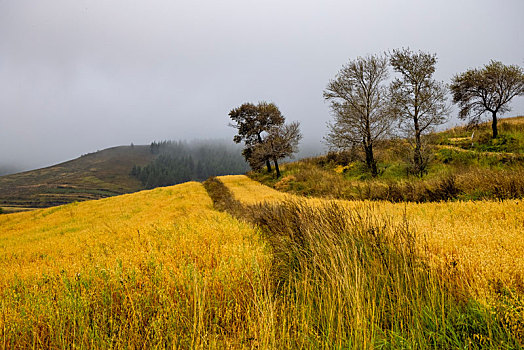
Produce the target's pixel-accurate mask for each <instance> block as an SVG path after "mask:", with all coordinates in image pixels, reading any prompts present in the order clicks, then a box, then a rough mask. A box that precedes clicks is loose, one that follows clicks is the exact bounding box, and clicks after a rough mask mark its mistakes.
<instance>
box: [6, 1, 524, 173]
mask: <svg viewBox="0 0 524 350" xmlns="http://www.w3.org/2000/svg"><path fill="white" fill-rule="evenodd" d="M523 13H524V2H523V1H522V0H501V1H487V0H463V1H451V0H445V1H431V2H429V1H420V0H396V1H389V0H383V1H380V0H368V1H347V0H345V1H343V0H326V1H304V0H302V1H298V0H290V1H276V0H264V1H262V0H225V1H210V0H196V1H184V2H182V1H178V0H175V1H173V0H169V1H168V0H165V1H163V0H150V1H129V0H126V1H124V0H113V1H103V0H74V1H71V0H48V1H29V0H16V1H15V0H0V121H1V126H0V167H1V166H7V165H9V166H10V167H13V166H14V167H18V168H20V169H29V168H36V167H41V166H46V165H50V164H53V163H57V162H61V161H64V160H68V159H72V158H76V157H78V156H80V155H81V154H84V153H88V152H92V151H96V150H98V149H103V148H106V147H111V146H115V145H126V144H130V143H134V144H149V143H150V142H151V141H154V140H168V139H177V140H189V139H195V138H206V139H209V138H229V139H230V138H232V136H233V135H234V133H235V130H234V129H233V128H230V127H228V122H229V120H228V116H227V114H228V112H229V110H231V109H232V108H234V107H236V106H238V105H240V104H242V103H244V102H258V101H262V100H266V101H272V102H274V103H276V104H277V106H279V108H280V110H281V111H282V113H283V114H284V116H285V117H286V118H287V120H288V121H293V120H298V121H300V123H301V128H302V131H303V134H304V143H305V148H307V149H312V151H311V152H314V149H316V147H318V149H320V146H321V143H320V141H321V139H322V137H323V136H324V134H325V133H326V122H328V121H329V120H330V111H329V108H328V104H327V103H325V102H324V100H323V97H322V91H323V89H324V88H325V87H326V85H327V83H328V81H329V79H332V78H333V77H334V76H335V74H336V73H337V71H338V70H339V69H340V68H341V66H342V65H343V64H344V63H346V62H347V61H348V60H349V59H352V58H356V57H357V56H363V55H366V54H374V53H381V52H384V51H386V50H390V49H394V48H400V47H410V48H411V49H413V50H419V49H420V50H424V51H428V52H434V53H436V54H437V56H438V64H437V71H436V74H435V77H436V79H438V80H442V81H444V82H446V83H449V81H450V79H451V77H452V76H453V75H454V74H456V73H459V72H461V71H464V70H466V69H468V68H473V67H479V66H482V65H484V64H486V63H488V62H489V60H491V59H495V60H500V61H502V62H503V63H505V64H518V65H521V66H522V65H524V45H522V44H523V42H522V38H521V37H520V38H519V35H522V33H523V32H524V24H523V21H522V18H521V17H522V14H523ZM511 106H512V107H513V111H512V112H510V113H508V114H507V115H506V116H514V115H519V114H524V98H522V97H521V98H516V99H515V100H514V101H513V102H512V104H511ZM454 115H456V112H454ZM458 123H459V121H458V120H457V118H456V117H453V118H452V119H451V120H450V122H449V123H448V125H454V124H458Z"/></svg>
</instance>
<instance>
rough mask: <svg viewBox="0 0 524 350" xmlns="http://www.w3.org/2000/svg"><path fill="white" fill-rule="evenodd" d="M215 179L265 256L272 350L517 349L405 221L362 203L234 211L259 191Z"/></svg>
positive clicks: (278, 203) (247, 206)
mask: <svg viewBox="0 0 524 350" xmlns="http://www.w3.org/2000/svg"><path fill="white" fill-rule="evenodd" d="M222 179H223V181H224V182H225V183H226V184H228V185H229V188H228V189H223V190H222V192H221V196H220V197H221V203H222V204H221V207H222V208H223V209H226V210H227V209H228V208H236V210H238V208H240V207H243V208H244V209H243V210H244V214H243V217H244V218H249V219H250V220H251V221H252V222H254V223H256V224H257V225H258V226H259V227H261V228H262V230H263V232H264V233H265V238H266V240H267V241H268V242H269V245H270V247H271V248H272V257H273V261H272V269H271V281H272V290H273V297H272V298H271V302H270V303H268V304H266V305H268V310H269V311H268V312H266V313H264V315H266V316H269V317H270V318H269V319H268V320H267V321H266V323H267V324H270V325H272V324H275V325H276V326H277V327H276V329H273V330H272V332H273V333H272V334H274V336H273V339H274V342H273V343H272V345H276V347H277V348H377V347H385V348H483V347H491V348H508V349H509V348H518V347H519V344H518V341H517V340H516V339H515V337H516V336H515V333H512V328H511V325H509V324H507V323H504V321H502V320H500V319H498V318H497V317H493V316H492V314H491V313H490V312H491V309H490V308H489V307H487V306H485V305H483V304H481V303H479V302H477V301H475V299H474V296H473V295H472V294H471V290H470V289H469V288H468V286H467V284H464V283H462V282H461V281H460V279H458V276H457V272H455V274H450V273H448V271H445V270H443V269H438V268H435V265H434V264H431V263H430V262H429V261H428V260H427V257H426V256H424V255H422V253H423V251H424V249H422V251H421V247H420V240H419V239H418V237H416V236H415V235H414V230H413V228H412V227H410V226H409V224H408V222H407V221H406V220H405V219H403V220H400V221H399V220H398V218H397V217H395V215H391V216H388V215H383V214H380V215H377V211H376V210H375V208H374V206H373V205H372V204H370V203H359V204H357V205H355V206H353V207H349V206H347V205H344V204H345V203H343V202H340V201H339V202H334V201H331V202H330V201H311V200H303V199H296V198H295V199H289V198H288V199H287V200H284V201H282V200H280V199H277V200H274V201H272V202H271V203H268V202H265V203H263V204H261V203H260V202H259V203H258V204H257V203H253V202H252V201H251V200H248V201H242V202H243V204H242V203H240V204H239V203H234V202H235V201H237V200H236V199H235V198H233V194H234V195H235V196H236V195H239V194H240V195H241V194H247V193H249V192H248V191H246V189H248V188H251V189H252V190H253V192H255V190H254V189H255V188H258V186H260V185H256V184H255V185H253V186H252V187H250V186H249V180H248V181H242V178H241V177H225V178H221V180H222ZM246 182H247V184H246ZM239 183H243V185H244V186H242V185H239ZM233 184H234V185H236V186H234V185H233ZM218 186H219V185H218V184H217V185H216V187H218ZM259 190H260V191H257V192H262V189H261V188H259ZM270 192H271V190H269V189H268V191H266V193H265V194H262V193H259V195H260V196H261V197H265V198H269V193H270ZM224 196H226V197H224ZM227 196H231V197H230V198H229V199H228V198H227ZM241 198H243V199H244V198H246V197H241ZM249 198H251V197H249ZM228 201H229V202H230V203H229V204H226V205H224V203H227V202H228Z"/></svg>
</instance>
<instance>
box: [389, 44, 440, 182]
mask: <svg viewBox="0 0 524 350" xmlns="http://www.w3.org/2000/svg"><path fill="white" fill-rule="evenodd" d="M436 63H437V56H436V54H430V53H426V52H422V51H419V52H417V53H415V52H412V51H411V50H409V49H397V50H393V52H392V53H391V54H390V64H391V66H392V67H393V70H394V71H395V72H397V73H400V77H399V78H396V79H395V80H394V81H393V82H392V83H391V85H390V93H391V103H392V104H391V106H392V113H393V114H394V115H395V117H397V118H398V120H399V126H400V129H401V131H403V133H404V134H405V135H406V136H408V139H410V140H413V142H414V146H413V166H414V169H413V170H414V172H415V173H416V174H418V175H419V176H422V175H423V174H424V173H425V172H426V168H427V164H428V161H429V157H428V156H426V155H425V152H424V149H423V140H422V137H423V135H424V134H426V133H429V132H430V131H431V130H432V128H433V127H434V126H437V125H440V124H443V123H444V122H445V121H446V119H447V117H448V115H449V106H448V105H447V104H446V87H445V85H444V84H443V83H442V82H437V81H436V80H434V79H433V73H434V72H435V64H436Z"/></svg>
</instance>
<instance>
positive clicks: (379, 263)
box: [0, 176, 524, 349]
mask: <svg viewBox="0 0 524 350" xmlns="http://www.w3.org/2000/svg"><path fill="white" fill-rule="evenodd" d="M219 179H220V181H219V182H221V183H223V185H222V187H223V186H224V185H225V186H227V188H228V189H229V191H230V192H231V193H232V195H233V196H234V197H235V198H236V199H237V200H239V201H241V202H242V203H244V204H247V205H253V204H256V203H260V202H273V203H285V202H286V199H293V198H295V199H296V197H294V196H292V195H289V194H284V193H281V192H278V191H275V190H273V189H270V188H269V187H266V186H263V185H261V184H259V183H257V182H255V181H252V180H250V179H249V178H248V177H246V176H223V177H220V178H219ZM206 188H207V187H206ZM208 191H210V193H211V190H210V189H209V188H208ZM226 192H227V189H226ZM302 203H306V204H305V205H304V204H302V207H301V206H300V205H299V206H297V207H295V209H293V207H292V206H291V207H289V206H288V207H287V209H285V208H284V209H285V210H291V211H287V212H286V211H285V210H284V211H282V212H279V211H278V210H277V211H273V212H271V210H272V209H270V208H269V207H265V208H264V207H259V209H260V212H259V213H258V214H260V215H262V216H264V215H266V217H264V219H266V220H269V221H266V222H267V223H268V224H267V225H268V227H269V226H272V225H273V224H274V223H277V222H280V223H281V225H282V227H284V226H286V225H288V224H290V225H291V226H290V227H293V225H295V224H296V222H295V223H294V221H293V220H295V219H292V218H293V217H295V216H294V215H298V216H296V217H298V218H299V221H303V222H304V228H305V229H306V231H307V235H308V238H307V239H308V240H309V241H308V242H309V243H307V244H306V245H302V244H303V243H300V244H298V245H295V243H296V242H302V241H300V239H299V240H298V241H296V242H295V243H293V242H294V241H293V240H294V238H293V237H295V233H294V232H291V233H290V235H289V236H286V234H285V233H284V234H283V235H282V236H279V234H278V229H279V227H273V226H272V228H274V229H276V231H275V232H277V233H275V232H268V231H264V232H262V231H261V229H262V227H263V226H261V228H258V227H256V226H254V225H253V224H252V223H249V219H248V218H247V216H246V220H245V221H244V220H242V219H241V218H234V217H232V216H231V215H230V214H228V213H226V212H219V211H217V210H215V209H214V208H213V203H212V200H211V198H210V196H209V195H208V193H206V190H205V189H204V186H202V184H199V183H195V182H190V183H185V184H182V185H177V186H172V187H165V188H158V189H155V190H151V191H142V192H138V193H134V194H128V195H123V196H118V197H113V198H107V199H102V200H97V201H89V202H82V203H73V204H69V205H65V206H61V207H55V208H49V209H41V210H36V211H32V212H24V213H16V214H8V215H2V216H0V301H1V302H0V348H64V347H66V348H166V347H169V348H184V349H185V348H200V349H204V348H205V349H207V348H213V349H214V348H218V349H223V348H260V349H275V348H288V349H292V348H293V349H294V348H342V347H349V348H370V349H371V348H375V347H381V346H386V347H387V346H389V347H392V348H395V347H403V346H404V345H409V346H411V347H413V348H438V347H462V348H463V347H465V346H466V345H465V344H474V346H473V348H475V347H479V346H480V347H482V346H491V347H493V346H501V347H504V348H508V349H509V348H514V346H515V344H518V343H517V340H515V339H517V338H519V332H521V330H522V324H521V318H519V317H521V315H522V312H521V311H519V310H520V309H519V310H516V309H514V308H513V306H514V305H516V307H517V308H518V307H520V306H519V304H508V305H509V306H508V307H506V308H504V309H503V311H502V314H503V316H502V317H506V316H505V315H506V314H507V315H508V317H507V319H503V320H502V321H499V318H494V319H493V320H492V319H491V317H492V316H491V311H489V310H498V309H496V308H493V309H489V307H490V305H491V304H490V303H491V301H492V300H494V299H492V296H491V295H490V293H491V292H492V291H493V290H494V289H493V285H494V284H497V283H500V284H502V285H503V286H507V287H510V288H513V289H512V290H515V289H517V290H520V291H522V289H521V288H522V272H523V270H524V258H523V254H521V252H522V251H524V239H523V238H524V217H523V215H522V212H521V206H522V205H523V204H522V202H520V201H504V202H487V201H486V202H442V203H426V204H416V203H407V204H406V203H403V204H394V203H389V202H362V201H352V202H348V201H336V203H337V206H338V207H339V208H340V210H339V211H337V210H338V209H334V207H331V208H330V207H329V205H328V203H330V202H329V201H326V200H323V199H307V202H304V201H302ZM315 207H318V208H323V209H321V210H319V211H315V209H314V208H315ZM252 208H256V207H252ZM310 208H313V209H311V210H310ZM346 209H351V210H349V211H347V210H346ZM245 210H246V212H245V214H246V215H249V214H248V212H249V209H247V208H246V209H245ZM293 210H295V211H293ZM296 210H298V211H296ZM355 212H356V213H362V218H361V219H360V218H359V216H358V215H360V214H358V215H357V216H355V215H351V213H355ZM286 213H287V214H286ZM322 213H324V214H326V215H332V216H330V217H329V218H327V219H326V217H324V216H322ZM337 213H338V214H340V217H338V216H336V215H338V214H337ZM252 214H253V213H252ZM281 214H285V215H281ZM238 215H241V214H238ZM286 215H287V216H286ZM301 215H302V217H301ZM333 215H335V216H333ZM369 218H372V220H369ZM373 218H376V220H374V219H373ZM346 219H348V220H350V221H351V220H355V221H352V222H349V224H346V223H345V222H346V221H345V220H346ZM279 220H280V221H279ZM289 220H291V221H289ZM317 222H318V224H319V226H317ZM298 225H301V223H298ZM337 225H340V226H337ZM403 225H408V226H409V229H408V230H404V229H403V228H402V227H403ZM339 228H342V229H343V230H342V231H340V232H339V231H338V230H339ZM299 231H300V229H299ZM408 231H409V232H412V231H413V232H415V233H416V235H415V236H414V237H416V245H417V247H418V252H417V254H418V255H421V256H423V257H424V258H429V259H428V260H429V261H430V262H431V264H430V265H429V267H430V268H429V269H426V268H425V267H424V268H422V269H421V268H419V267H421V266H426V265H424V262H422V263H420V264H419V263H418V262H416V259H418V257H413V255H412V254H411V253H410V252H409V251H408V250H409V249H408V250H404V246H406V247H410V244H409V237H411V236H410V234H408ZM381 232H385V233H386V236H387V235H389V234H399V233H400V235H401V236H398V237H396V238H394V239H391V240H389V239H387V238H383V237H385V236H381V234H382V233H381ZM402 232H404V233H405V234H406V235H404V233H402ZM339 233H340V237H339V236H338V235H339ZM298 234H299V235H300V234H304V232H302V233H301V232H298ZM353 235H354V237H353ZM381 237H382V238H381ZM303 238H304V237H303ZM406 239H408V241H406ZM397 243H398V244H399V246H398V247H397V246H396V244H397ZM406 244H407V245H406ZM356 247H360V248H358V249H356V250H355V248H356ZM421 264H422V265H421ZM429 270H431V271H429ZM434 272H436V273H434ZM441 276H444V278H441ZM453 276H455V277H456V278H455V280H453ZM450 281H451V282H453V283H455V284H453V283H452V284H450V285H449V286H448V282H450ZM457 281H458V284H460V286H457ZM456 287H458V289H457V290H461V291H462V290H466V289H467V290H468V291H469V292H471V293H468V296H466V297H460V298H459V299H460V300H462V299H461V298H463V299H464V300H462V301H460V300H459V301H457V300H455V296H453V295H454V294H453V292H450V291H452V290H453V289H454V288H456ZM519 288H520V289H519ZM459 294H460V293H459ZM470 294H471V295H473V296H474V297H475V299H476V300H478V301H481V302H482V303H483V304H484V305H486V306H487V307H488V308H487V309H486V308H485V306H484V305H481V306H478V304H477V303H476V301H475V300H473V301H472V300H471V299H470ZM407 295H410V296H409V297H407ZM399 296H406V298H404V297H402V298H399ZM512 300H513V299H512ZM497 305H499V304H497ZM497 305H495V306H497ZM497 307H498V306H497ZM485 310H488V311H485ZM497 312H499V311H497ZM499 313H500V312H499ZM472 315H473V316H472ZM497 315H498V314H497ZM464 317H466V318H464ZM467 317H474V318H473V319H472V320H473V321H471V319H468V318H467ZM497 317H498V316H497ZM464 320H470V321H467V322H470V323H467V322H466V321H464ZM463 321H464V322H466V323H464V324H465V325H466V326H465V327H462V326H461V325H460V324H459V326H458V327H456V324H457V322H459V323H460V322H463ZM471 322H473V323H471ZM468 327H469V328H468ZM504 327H505V328H504ZM508 330H509V331H508ZM508 332H513V333H512V334H514V335H510V333H508ZM515 334H516V336H515ZM512 337H516V338H512ZM472 342H473V343H472Z"/></svg>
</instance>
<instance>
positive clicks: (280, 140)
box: [250, 122, 302, 178]
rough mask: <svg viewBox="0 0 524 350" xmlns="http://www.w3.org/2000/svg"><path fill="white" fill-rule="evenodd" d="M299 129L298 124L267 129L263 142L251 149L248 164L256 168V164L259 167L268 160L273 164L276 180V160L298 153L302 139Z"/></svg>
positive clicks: (277, 171)
mask: <svg viewBox="0 0 524 350" xmlns="http://www.w3.org/2000/svg"><path fill="white" fill-rule="evenodd" d="M299 127H300V123H299V122H292V123H290V124H283V125H278V126H273V127H272V128H271V129H269V131H268V134H267V135H266V136H265V138H264V140H263V142H261V143H258V144H256V145H255V146H254V147H253V150H252V154H251V158H250V162H251V163H252V164H253V165H254V166H255V167H257V164H258V165H259V166H260V164H261V163H262V162H264V159H266V158H269V159H271V160H273V163H274V164H275V170H276V173H277V178H278V177H280V175H281V174H280V168H279V166H278V160H279V159H282V158H286V157H292V156H293V154H294V153H296V152H298V143H299V141H300V139H301V138H302V134H301V133H300V128H299Z"/></svg>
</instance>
